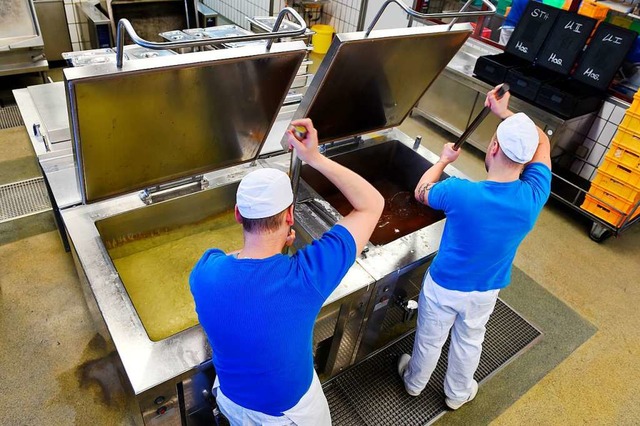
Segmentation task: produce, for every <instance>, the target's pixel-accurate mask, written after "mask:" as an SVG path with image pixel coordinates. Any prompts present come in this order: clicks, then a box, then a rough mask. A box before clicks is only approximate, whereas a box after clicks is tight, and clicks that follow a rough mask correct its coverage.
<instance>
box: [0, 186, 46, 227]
mask: <svg viewBox="0 0 640 426" xmlns="http://www.w3.org/2000/svg"><path fill="white" fill-rule="evenodd" d="M50 209H51V202H50V201H49V194H48V193H47V187H46V185H45V183H44V179H43V178H42V177H38V178H34V179H28V180H23V181H22V182H16V183H10V184H8V185H2V186H0V222H6V221H8V220H13V219H17V218H20V217H24V216H29V215H32V214H36V213H40V212H42V211H46V210H50Z"/></svg>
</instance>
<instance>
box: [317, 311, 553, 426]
mask: <svg viewBox="0 0 640 426" xmlns="http://www.w3.org/2000/svg"><path fill="white" fill-rule="evenodd" d="M541 334H542V333H541V332H540V331H538V330H537V329H536V328H535V327H533V326H532V325H531V324H529V323H528V322H527V321H526V320H525V319H524V318H522V317H521V316H520V315H518V314H517V313H516V312H515V311H514V310H512V309H511V308H510V307H509V306H507V305H506V304H505V303H504V302H502V301H501V300H498V303H497V304H496V308H495V311H494V313H493V315H491V318H490V319H489V323H488V324H487V334H486V337H485V342H484V345H483V348H484V349H483V352H482V358H481V360H480V366H479V367H478V371H476V375H475V379H476V380H477V381H478V382H481V381H482V380H485V379H486V378H488V377H489V376H490V375H492V374H494V373H495V372H497V371H498V370H499V369H500V368H502V367H504V366H505V365H506V364H507V363H508V362H510V361H511V360H513V359H514V358H515V357H517V356H518V355H520V354H521V353H522V352H523V351H524V350H525V349H527V348H528V347H530V346H531V345H532V344H533V343H534V342H535V341H536V339H537V338H538V337H540V336H541ZM413 340H414V333H411V334H409V335H407V336H406V337H404V338H402V339H400V340H399V341H398V342H396V343H394V344H393V345H391V346H389V347H388V348H386V349H383V350H382V351H380V352H378V353H377V354H375V355H373V356H372V357H370V358H368V359H366V360H364V361H363V362H361V363H360V364H359V365H357V366H356V367H353V368H351V369H349V370H347V371H345V372H344V373H342V374H340V375H339V376H336V377H335V378H334V379H332V380H330V381H329V382H327V383H325V384H324V391H325V394H326V396H327V400H328V401H329V406H330V408H331V416H332V418H333V424H334V425H336V426H341V425H370V426H373V425H391V424H394V425H425V424H428V423H430V422H433V421H434V420H435V419H437V418H438V417H440V416H441V415H442V414H444V413H445V412H446V410H447V409H446V407H445V404H444V393H443V390H442V388H443V383H444V375H445V371H446V365H447V352H448V348H449V341H447V343H446V344H445V346H444V349H443V351H442V356H441V357H440V361H439V362H438V366H437V368H436V371H435V372H434V373H433V376H432V377H431V380H430V381H429V384H428V385H427V387H426V389H425V390H424V391H423V392H422V394H421V395H420V396H419V397H417V398H416V397H412V396H409V395H407V394H406V393H405V391H404V386H403V385H402V381H401V380H400V377H399V376H398V373H397V372H396V362H397V359H398V357H399V356H400V355H401V354H403V353H411V349H412V347H413Z"/></svg>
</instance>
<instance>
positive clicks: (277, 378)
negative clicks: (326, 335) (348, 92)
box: [190, 119, 384, 426]
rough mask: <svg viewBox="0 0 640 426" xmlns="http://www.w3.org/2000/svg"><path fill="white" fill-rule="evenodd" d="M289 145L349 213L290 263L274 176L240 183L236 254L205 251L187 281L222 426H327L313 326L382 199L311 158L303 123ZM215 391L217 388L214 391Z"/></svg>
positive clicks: (314, 152)
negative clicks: (227, 424) (207, 348)
mask: <svg viewBox="0 0 640 426" xmlns="http://www.w3.org/2000/svg"><path fill="white" fill-rule="evenodd" d="M292 125H294V126H304V127H305V128H306V129H307V133H306V136H305V139H304V140H302V141H299V140H297V139H296V138H295V137H294V136H293V134H292V133H291V131H289V135H288V137H289V143H290V145H291V147H292V148H293V149H294V150H295V151H296V154H297V155H298V157H299V158H300V159H301V160H303V161H305V162H306V163H307V164H308V165H309V166H311V167H313V168H314V169H316V170H317V171H319V172H320V173H322V174H323V175H324V176H325V177H327V179H329V180H330V181H331V182H332V183H333V184H334V185H335V186H336V187H337V188H338V189H339V190H340V191H341V192H342V193H343V194H344V196H345V197H346V198H347V200H348V201H349V202H350V203H351V205H352V206H353V211H352V212H351V213H350V214H348V215H347V216H345V217H344V218H343V219H342V220H340V221H339V222H338V223H337V224H336V225H335V226H334V227H333V228H332V229H331V230H329V231H328V232H326V233H325V234H324V235H323V236H322V238H320V239H319V240H317V241H314V242H313V243H312V244H310V245H308V246H307V247H304V248H303V249H301V250H299V251H298V252H297V253H296V254H294V255H293V256H287V255H283V254H281V253H282V250H283V247H284V246H285V245H291V244H292V243H293V238H294V235H293V234H292V231H290V230H291V226H293V222H294V215H293V205H292V203H293V193H292V190H291V182H290V181H289V177H288V176H287V175H286V174H285V173H283V172H281V171H278V170H275V169H259V170H256V171H254V172H251V173H249V174H248V175H247V176H245V177H244V178H243V179H242V181H241V183H240V185H239V187H238V192H237V196H236V202H237V204H236V208H235V215H236V220H237V221H238V222H239V223H241V224H242V227H243V230H244V246H243V247H242V249H241V250H240V251H239V252H238V253H237V254H231V255H228V254H225V253H224V252H222V251H221V250H217V249H211V250H208V251H207V252H206V253H205V254H204V255H203V256H202V258H201V259H200V261H199V262H198V264H197V265H196V266H195V268H194V269H193V271H192V273H191V277H190V285H191V292H192V294H193V298H194V300H195V305H196V311H197V313H198V319H199V320H200V324H201V325H202V327H203V328H204V330H205V332H206V334H207V337H208V338H209V342H210V343H211V347H212V349H213V364H214V366H215V369H216V374H217V377H216V384H215V385H214V388H215V389H216V391H217V395H216V400H217V403H218V406H219V407H220V410H221V411H222V413H223V414H224V415H225V416H226V417H227V418H228V419H229V420H230V421H231V424H232V425H253V424H269V425H293V424H299V425H318V426H320V425H322V426H324V425H330V424H331V417H330V415H329V406H328V404H327V400H326V398H325V396H324V394H323V392H322V388H321V386H320V382H319V380H318V376H317V375H316V373H315V371H314V369H313V353H312V339H313V326H314V322H315V319H316V317H317V316H318V313H319V312H320V308H321V307H322V304H323V303H324V301H325V300H326V299H327V297H329V295H330V294H331V293H332V292H333V290H335V288H336V287H337V286H338V284H339V283H340V281H341V280H342V278H343V277H344V275H345V274H346V273H347V271H348V270H349V268H350V267H351V265H352V264H353V263H354V261H355V259H356V256H357V254H358V253H360V252H361V251H362V249H363V248H364V246H365V244H366V243H367V241H368V240H369V237H370V236H371V233H372V232H373V230H374V228H375V226H376V223H377V221H378V219H379V218H380V215H381V213H382V209H383V207H384V199H383V198H382V196H381V195H380V193H378V191H376V190H375V188H373V186H371V185H370V184H369V183H368V182H367V181H365V180H364V179H363V178H362V177H360V176H359V175H357V174H355V173H354V172H352V171H351V170H349V169H347V168H345V167H343V166H341V165H339V164H338V163H336V162H334V161H332V160H330V159H329V158H326V157H324V156H323V155H321V154H320V152H319V151H318V134H317V132H316V130H315V129H314V127H313V124H312V123H311V120H308V119H303V120H297V121H294V122H293V123H292ZM218 386H219V387H218Z"/></svg>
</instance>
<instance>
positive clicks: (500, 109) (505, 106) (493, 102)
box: [484, 85, 513, 120]
mask: <svg viewBox="0 0 640 426" xmlns="http://www.w3.org/2000/svg"><path fill="white" fill-rule="evenodd" d="M500 86H501V85H499V86H496V87H495V88H494V89H493V90H490V91H489V92H488V93H487V99H486V100H485V101H484V106H487V107H489V108H491V112H493V113H494V114H495V115H497V116H498V117H499V118H500V119H502V120H504V119H505V118H507V117H510V116H512V115H513V112H511V111H509V99H510V98H511V94H510V93H509V92H507V93H505V94H504V96H502V98H501V99H499V100H498V99H497V98H496V93H497V92H498V89H500Z"/></svg>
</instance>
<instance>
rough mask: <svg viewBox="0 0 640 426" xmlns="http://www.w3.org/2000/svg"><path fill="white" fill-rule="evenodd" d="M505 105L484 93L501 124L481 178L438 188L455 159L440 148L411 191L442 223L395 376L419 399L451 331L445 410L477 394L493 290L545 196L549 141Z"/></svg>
mask: <svg viewBox="0 0 640 426" xmlns="http://www.w3.org/2000/svg"><path fill="white" fill-rule="evenodd" d="M508 102H509V94H508V93H507V94H505V95H504V96H503V97H502V99H500V100H497V99H496V90H495V89H494V90H492V91H490V92H489V93H488V95H487V100H486V105H487V106H489V107H490V108H491V110H492V111H493V112H494V113H495V114H496V115H497V116H498V117H500V118H501V119H503V121H502V123H500V125H499V126H498V129H497V132H496V134H495V135H494V137H493V138H492V140H491V143H490V144H489V147H488V148H487V154H486V157H485V165H486V169H487V173H488V175H487V179H486V180H483V181H480V182H471V181H468V180H465V179H458V178H455V177H450V178H448V179H445V180H443V181H441V182H438V181H439V180H440V177H441V175H442V173H443V170H444V168H445V167H446V165H447V164H449V163H451V162H453V161H455V160H456V159H457V158H458V155H459V154H460V152H459V151H455V150H453V144H447V145H445V147H444V149H443V151H442V154H441V156H440V160H439V161H438V162H437V163H436V164H434V165H433V166H432V167H431V168H430V169H429V170H427V171H426V172H425V174H424V175H423V177H422V178H421V180H420V182H419V183H418V185H417V187H416V192H415V196H416V199H417V200H418V201H419V202H421V203H423V204H426V205H429V206H431V207H433V208H434V209H438V210H443V211H444V212H445V214H446V217H447V220H446V223H445V227H444V232H443V235H442V241H441V243H440V250H439V252H438V254H437V256H436V257H435V259H434V260H433V262H432V264H431V266H430V268H429V270H428V271H427V274H426V275H425V277H424V281H423V288H422V291H421V292H420V296H419V301H418V326H417V331H416V336H415V343H414V346H413V353H412V354H411V355H409V354H404V355H402V356H401V357H400V359H399V360H398V373H399V374H400V375H401V376H402V378H403V381H404V386H405V390H406V391H407V393H408V394H410V395H413V396H417V395H419V394H420V393H421V392H422V390H423V389H424V388H425V386H426V385H427V382H428V381H429V379H430V378H431V374H432V373H433V371H434V369H435V367H436V364H437V362H438V359H439V358H440V353H441V350H442V346H443V345H444V343H445V341H446V339H447V336H448V335H449V330H451V344H450V348H449V358H448V366H447V372H446V376H445V382H444V392H445V397H446V398H445V403H446V404H447V406H449V408H451V409H453V410H455V409H458V408H459V407H461V406H462V405H463V404H465V403H467V402H469V401H471V400H472V399H473V398H474V397H475V396H476V393H477V392H478V383H477V382H476V381H475V380H474V379H473V375H474V373H475V371H476V369H477V368H478V364H479V362H480V353H481V352H482V342H483V341H484V334H485V325H486V323H487V321H488V319H489V316H490V315H491V313H492V312H493V309H494V306H495V303H496V299H497V298H498V292H499V291H500V289H502V288H504V287H506V286H507V285H508V284H509V281H510V275H511V264H512V263H513V259H514V257H515V254H516V250H517V249H518V246H519V245H520V243H521V242H522V240H523V239H524V237H525V236H526V235H527V233H528V232H529V231H530V230H531V229H532V228H533V226H534V224H535V222H536V219H537V218H538V215H539V214H540V211H541V210H542V207H543V206H544V204H545V203H546V201H547V199H548V198H549V193H550V190H551V158H550V145H549V139H548V138H547V136H546V135H545V134H544V133H543V132H542V131H541V130H540V129H539V128H537V127H536V125H535V124H534V123H533V121H531V119H530V118H529V117H527V116H526V115H525V114H523V113H518V114H514V113H512V112H511V111H509V109H508Z"/></svg>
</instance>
